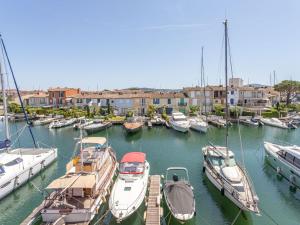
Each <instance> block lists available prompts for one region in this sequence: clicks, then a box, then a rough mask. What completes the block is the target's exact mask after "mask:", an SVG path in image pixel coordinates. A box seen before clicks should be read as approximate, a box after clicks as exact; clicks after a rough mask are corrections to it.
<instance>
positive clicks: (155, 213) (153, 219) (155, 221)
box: [145, 175, 161, 225]
mask: <svg viewBox="0 0 300 225" xmlns="http://www.w3.org/2000/svg"><path fill="white" fill-rule="evenodd" d="M160 216H161V207H160V176H159V175H152V176H150V185H149V196H148V201H147V211H146V223H145V225H160Z"/></svg>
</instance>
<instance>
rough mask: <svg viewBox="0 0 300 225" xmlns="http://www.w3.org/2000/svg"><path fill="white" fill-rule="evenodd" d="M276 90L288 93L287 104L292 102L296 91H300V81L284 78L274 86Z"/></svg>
mask: <svg viewBox="0 0 300 225" xmlns="http://www.w3.org/2000/svg"><path fill="white" fill-rule="evenodd" d="M274 89H275V90H276V91H279V92H280V93H281V94H284V95H286V105H289V104H290V103H291V99H290V98H291V95H292V94H293V93H295V92H296V91H300V82H299V81H293V80H284V81H281V82H280V83H279V84H276V85H275V86H274Z"/></svg>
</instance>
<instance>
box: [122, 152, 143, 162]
mask: <svg viewBox="0 0 300 225" xmlns="http://www.w3.org/2000/svg"><path fill="white" fill-rule="evenodd" d="M145 160H146V154H145V153H143V152H129V153H127V154H125V155H124V156H123V158H122V160H121V163H125V162H138V163H143V162H145Z"/></svg>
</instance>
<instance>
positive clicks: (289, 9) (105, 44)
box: [0, 0, 300, 90]
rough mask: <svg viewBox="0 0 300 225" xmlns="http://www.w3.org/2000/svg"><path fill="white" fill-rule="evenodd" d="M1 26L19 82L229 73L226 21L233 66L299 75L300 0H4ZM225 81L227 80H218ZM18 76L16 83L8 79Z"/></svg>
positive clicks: (175, 78) (144, 82) (164, 83)
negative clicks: (224, 43) (224, 51)
mask: <svg viewBox="0 0 300 225" xmlns="http://www.w3.org/2000/svg"><path fill="white" fill-rule="evenodd" d="M0 6H1V7H0V32H1V33H2V36H3V38H4V40H5V43H6V46H7V49H8V52H9V55H10V58H11V61H12V64H13V68H14V70H15V74H16V76H17V79H18V82H19V85H20V86H21V88H23V89H32V88H44V89H45V88H48V87H50V86H52V87H53V86H69V87H80V88H82V89H85V90H87V89H88V90H96V89H97V86H98V88H99V89H104V88H107V89H113V88H125V87H133V86H139V87H154V88H181V87H183V86H192V85H196V84H197V83H198V80H199V79H200V60H201V46H202V45H203V46H204V48H205V52H204V55H205V58H204V62H205V72H206V76H207V77H208V82H209V83H210V84H218V83H219V82H220V78H223V76H224V72H223V61H222V60H221V59H223V58H221V49H222V48H221V47H222V38H223V25H222V21H223V20H224V18H225V15H226V17H227V18H228V20H229V35H230V42H231V52H232V61H233V70H234V75H235V76H237V77H242V78H243V79H244V80H245V82H246V83H247V82H248V80H249V81H250V83H265V84H268V83H269V79H270V78H269V74H270V72H271V71H273V70H276V73H277V79H278V80H283V79H290V78H292V79H298V80H300V63H299V59H300V44H299V42H300V29H299V28H300V13H299V12H300V1H298V0H293V1H292V0H291V1H289V0H287V1H279V0H278V1H276V0H273V1H271V0H269V1H266V0H252V1H234V0H232V1H229V0H228V1H221V0H220V1H216V0H210V1H200V0H151V1H144V0H108V1H100V0H98V1H91V0H86V1H83V0H81V1H78V0H68V1H67V0H51V1H40V0H36V1H29V0H23V1H16V0H6V1H4V0H0ZM222 82H224V79H222ZM11 85H12V83H11Z"/></svg>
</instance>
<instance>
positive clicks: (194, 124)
mask: <svg viewBox="0 0 300 225" xmlns="http://www.w3.org/2000/svg"><path fill="white" fill-rule="evenodd" d="M189 122H190V125H191V127H190V128H191V129H193V130H195V131H200V132H203V133H206V132H207V129H208V124H207V122H205V121H203V120H202V119H200V118H197V117H194V118H190V119H189Z"/></svg>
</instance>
